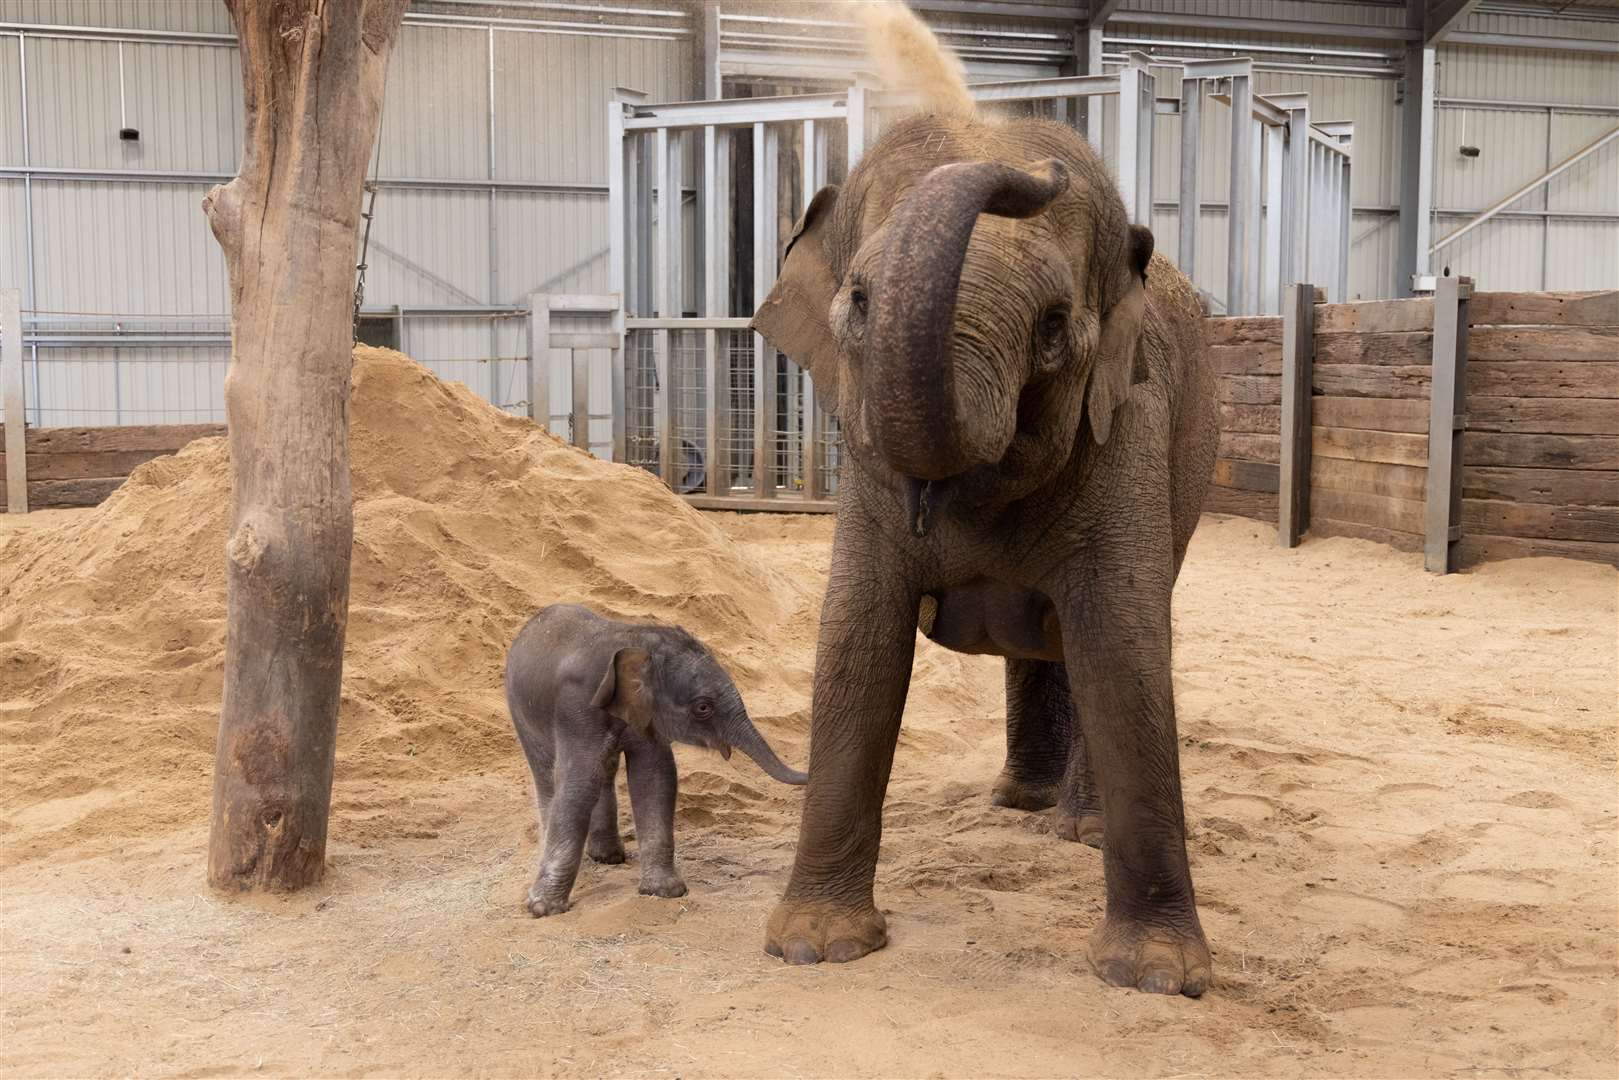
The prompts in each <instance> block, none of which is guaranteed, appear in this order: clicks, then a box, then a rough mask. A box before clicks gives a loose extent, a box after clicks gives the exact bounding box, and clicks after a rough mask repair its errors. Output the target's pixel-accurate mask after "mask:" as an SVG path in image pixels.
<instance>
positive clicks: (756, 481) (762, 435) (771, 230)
mask: <svg viewBox="0 0 1619 1080" xmlns="http://www.w3.org/2000/svg"><path fill="white" fill-rule="evenodd" d="M852 93H853V91H851V94H852ZM849 116H850V132H851V134H850V142H851V143H853V141H854V135H853V132H854V127H855V125H854V110H853V102H852V101H851V107H850V112H849ZM776 145H777V144H776V132H775V131H774V130H773V129H772V128H770V127H769V125H767V124H754V125H753V295H754V299H755V301H756V302H762V301H763V300H764V298H765V296H767V295H768V294H769V292H770V287H771V286H772V285H774V284H775V281H776ZM775 406H776V350H775V349H773V348H771V346H770V343H769V342H767V341H765V339H764V337H763V336H762V335H760V334H754V335H753V493H754V495H756V496H758V497H759V498H762V499H764V498H770V497H772V496H774V495H775V494H776V483H775V477H774V475H773V474H774V469H773V468H772V466H773V465H774V463H775V446H774V443H775V438H774V434H775V425H774V423H773V418H774V416H775Z"/></svg>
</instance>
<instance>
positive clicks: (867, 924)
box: [765, 900, 888, 964]
mask: <svg viewBox="0 0 1619 1080" xmlns="http://www.w3.org/2000/svg"><path fill="white" fill-rule="evenodd" d="M887 944H888V920H886V919H884V918H883V913H882V912H880V911H878V910H877V909H876V908H875V907H873V906H872V905H871V904H869V903H867V904H866V905H864V906H860V907H853V908H851V907H849V906H848V905H845V904H836V903H833V902H831V901H827V900H783V901H782V902H781V903H779V904H777V905H776V910H774V911H772V912H771V913H770V922H769V924H768V925H767V926H766V928H765V952H767V953H769V954H770V955H771V956H779V957H780V958H781V959H783V960H785V961H787V962H788V963H789V964H818V963H820V962H821V961H822V960H825V961H828V962H829V963H833V964H842V963H846V962H848V961H850V960H858V959H859V958H860V957H862V956H865V955H866V954H867V953H869V952H875V951H876V950H878V949H880V948H882V947H883V946H884V945H887Z"/></svg>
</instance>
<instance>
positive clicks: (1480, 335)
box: [1467, 326, 1619, 362]
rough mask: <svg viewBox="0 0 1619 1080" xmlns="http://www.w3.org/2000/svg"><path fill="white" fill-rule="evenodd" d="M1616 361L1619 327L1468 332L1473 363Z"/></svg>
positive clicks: (1494, 328) (1486, 328) (1492, 328)
mask: <svg viewBox="0 0 1619 1080" xmlns="http://www.w3.org/2000/svg"><path fill="white" fill-rule="evenodd" d="M1616 357H1619V327H1614V326H1530V327H1507V326H1478V327H1474V328H1472V329H1470V330H1469V331H1468V332H1467V358H1468V360H1469V361H1473V360H1561V361H1565V362H1578V361H1581V360H1613V359H1615V358H1616Z"/></svg>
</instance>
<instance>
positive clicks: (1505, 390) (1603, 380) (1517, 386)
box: [1467, 360, 1619, 398]
mask: <svg viewBox="0 0 1619 1080" xmlns="http://www.w3.org/2000/svg"><path fill="white" fill-rule="evenodd" d="M1467 394H1468V396H1469V397H1472V396H1474V395H1490V396H1492V397H1559V398H1568V397H1572V398H1619V363H1612V364H1609V363H1600V362H1596V361H1588V362H1585V363H1572V364H1565V363H1561V362H1559V361H1555V360H1516V361H1514V360H1501V361H1485V362H1482V363H1476V364H1475V363H1473V362H1472V361H1471V360H1469V361H1468V364H1467Z"/></svg>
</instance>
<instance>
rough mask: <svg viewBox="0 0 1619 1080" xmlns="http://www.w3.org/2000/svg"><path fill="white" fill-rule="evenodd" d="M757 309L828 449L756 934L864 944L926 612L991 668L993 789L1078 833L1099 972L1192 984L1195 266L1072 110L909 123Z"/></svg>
mask: <svg viewBox="0 0 1619 1080" xmlns="http://www.w3.org/2000/svg"><path fill="white" fill-rule="evenodd" d="M1149 263H1150V266H1149ZM753 325H754V327H755V328H756V329H757V330H758V331H759V332H760V333H762V334H763V335H764V336H765V337H766V338H767V339H769V340H770V341H771V343H772V344H774V345H775V346H776V347H777V348H779V349H781V350H782V351H783V352H784V353H786V354H787V355H789V356H791V357H793V358H794V359H795V360H797V361H798V362H800V363H801V364H804V365H805V366H807V367H808V368H809V370H810V371H811V373H812V375H813V377H814V381H815V385H816V387H817V391H818V393H819V394H820V395H821V396H822V398H823V404H824V405H825V407H826V408H827V409H828V410H829V411H830V412H832V413H834V414H836V415H837V416H838V417H840V419H841V421H842V433H843V439H844V445H845V447H846V451H847V453H846V457H845V465H844V470H843V474H842V478H841V483H840V487H839V496H838V498H839V513H838V525H837V534H836V540H835V542H834V545H833V556H832V568H831V572H830V576H829V580H828V584H827V593H826V601H825V605H824V607H823V609H822V615H821V626H820V640H819V645H818V649H817V654H816V662H815V684H814V703H813V709H812V713H813V719H812V722H811V733H812V735H811V746H810V781H809V787H808V790H807V792H806V796H805V802H804V810H803V818H802V821H801V824H800V831H799V840H798V849H797V854H796V857H795V860H794V863H793V872H792V878H791V881H790V883H789V884H788V886H787V891H786V894H785V896H784V897H783V899H782V900H781V902H780V904H779V905H777V907H776V909H775V911H774V912H773V913H772V915H771V917H770V921H769V926H768V930H767V938H766V949H767V950H768V951H769V952H770V953H771V954H772V955H775V956H780V957H784V958H785V959H786V960H787V961H788V962H789V963H795V964H798V963H815V962H817V961H820V960H830V961H845V960H853V959H855V958H856V957H859V956H863V955H864V954H866V953H868V952H870V951H872V950H873V949H877V948H881V947H882V946H883V945H884V944H885V943H886V941H887V929H886V925H885V921H884V919H883V916H882V914H881V913H880V912H879V911H878V910H877V907H876V905H875V903H874V900H873V895H872V885H873V878H874V876H875V872H876V861H877V850H878V842H879V838H880V836H881V833H882V806H883V796H884V792H885V790H886V788H887V785H888V776H889V770H890V767H891V765H892V763H893V756H894V746H895V742H896V740H897V738H898V734H899V725H900V714H901V712H902V711H903V709H904V706H905V695H906V690H907V686H908V684H909V681H910V675H911V661H912V653H913V649H914V644H915V634H916V629H917V627H918V625H919V624H920V626H921V627H922V629H923V631H924V632H925V633H927V634H928V635H929V636H930V637H932V638H934V639H935V640H937V641H939V642H940V643H941V644H943V645H946V646H948V647H951V648H954V649H958V650H961V651H965V652H979V653H991V654H995V655H1000V656H1004V657H1006V658H1007V659H1006V684H1007V758H1006V766H1005V769H1004V771H1003V772H1002V774H1001V777H1000V779H999V781H998V782H997V784H996V793H995V801H997V802H999V803H1001V804H1004V805H1012V806H1020V807H1024V808H1027V809H1039V808H1044V807H1047V806H1050V805H1052V803H1053V801H1056V802H1057V803H1059V813H1060V815H1061V816H1060V819H1059V820H1060V829H1061V831H1062V832H1064V833H1065V834H1067V835H1068V836H1069V837H1070V838H1080V839H1085V838H1089V834H1092V833H1095V832H1100V834H1101V837H1102V844H1101V846H1102V858H1103V866H1104V872H1105V875H1106V879H1107V913H1106V917H1105V919H1104V920H1103V922H1102V924H1101V925H1100V926H1099V927H1098V928H1097V929H1096V931H1095V932H1094V934H1093V935H1092V938H1091V941H1090V947H1089V956H1090V959H1091V962H1092V964H1093V965H1094V966H1095V968H1096V970H1097V972H1098V973H1099V974H1100V975H1101V976H1102V978H1103V979H1105V980H1106V981H1107V982H1109V983H1113V984H1115V985H1122V986H1134V987H1137V988H1139V989H1142V990H1147V991H1153V992H1157V993H1165V994H1173V993H1184V994H1188V995H1192V996H1196V995H1198V994H1200V993H1202V991H1203V990H1204V988H1205V987H1206V986H1207V985H1208V980H1209V952H1208V945H1207V943H1206V941H1205V940H1204V937H1203V930H1202V927H1201V926H1200V925H1199V923H1198V916H1197V909H1196V906H1195V903H1194V898H1193V892H1192V879H1191V873H1190V870H1189V868H1188V865H1187V860H1186V841H1185V836H1186V825H1185V819H1184V812H1183V809H1182V802H1181V788H1180V763H1179V758H1178V754H1177V747H1176V735H1175V711H1174V700H1173V693H1172V688H1171V683H1170V593H1171V591H1172V589H1173V586H1174V583H1175V577H1176V575H1177V573H1178V572H1179V568H1180V563H1181V559H1182V556H1183V555H1184V554H1185V551H1186V545H1187V542H1188V541H1189V540H1190V539H1191V535H1192V530H1193V528H1194V527H1195V525H1196V522H1197V517H1198V514H1199V511H1200V508H1201V504H1202V500H1203V495H1204V491H1205V489H1206V487H1207V484H1208V480H1209V476H1210V472H1211V470H1212V468H1213V462H1214V451H1215V445H1216V440H1217V430H1216V424H1215V410H1214V401H1213V379H1212V376H1211V374H1210V372H1209V370H1208V366H1207V363H1206V360H1205V356H1204V345H1203V338H1202V311H1201V306H1200V304H1199V302H1198V300H1197V297H1196V294H1195V293H1194V291H1193V290H1192V288H1191V285H1190V283H1189V282H1187V280H1186V279H1185V278H1184V277H1183V276H1182V275H1181V274H1180V273H1179V272H1177V271H1176V270H1175V269H1174V268H1173V267H1172V266H1170V265H1169V264H1168V263H1167V262H1165V261H1163V260H1162V259H1153V258H1152V234H1151V233H1150V232H1148V231H1147V230H1146V229H1144V228H1140V227H1132V226H1131V225H1129V223H1128V220H1127V218H1126V216H1125V211H1124V206H1123V204H1122V202H1121V201H1120V198H1119V195H1118V192H1117V189H1116V188H1115V186H1114V183H1113V181H1112V178H1111V177H1110V176H1109V175H1108V173H1107V170H1106V169H1105V167H1104V166H1103V165H1102V163H1101V161H1100V160H1099V159H1098V158H1097V156H1096V155H1095V153H1094V152H1093V151H1092V150H1091V148H1090V146H1089V145H1088V144H1087V143H1086V142H1085V141H1084V140H1083V139H1081V138H1080V137H1079V136H1078V135H1077V134H1076V133H1075V132H1073V131H1072V130H1071V129H1069V128H1067V127H1064V126H1062V125H1059V124H1053V123H1048V122H1044V121H1033V120H1023V121H1013V122H1007V123H994V124H991V123H987V122H985V121H983V120H981V119H979V118H977V117H974V116H964V115H956V114H951V115H937V114H930V115H922V116H915V117H911V118H909V119H906V120H904V121H901V122H899V123H896V124H895V125H894V126H893V127H892V128H891V130H889V131H888V132H887V133H886V134H885V135H884V136H883V138H882V139H881V140H880V141H879V142H878V143H877V145H876V146H875V147H873V148H872V149H871V151H870V152H869V153H868V154H867V155H866V157H865V158H864V159H863V160H862V161H861V162H860V164H859V166H858V167H857V168H856V169H855V170H854V171H853V172H852V173H851V174H850V176H849V178H848V180H847V182H846V183H845V185H844V186H843V187H842V189H841V190H840V189H838V188H830V187H829V188H826V189H824V190H823V191H821V192H820V193H819V194H817V195H816V196H815V198H814V199H813V200H812V201H811V203H810V205H809V207H808V208H807V210H806V211H805V214H804V217H803V219H802V220H801V221H800V222H799V223H798V225H797V226H796V227H795V229H794V231H793V238H792V242H791V244H790V246H789V248H788V251H787V255H786V261H785V263H784V265H783V267H782V272H781V276H780V278H779V279H778V281H777V283H776V286H775V288H774V290H773V291H772V292H771V294H770V295H769V296H768V297H767V298H766V299H765V301H764V303H763V304H762V305H761V306H760V308H759V310H758V312H757V314H756V315H755V317H754V320H753ZM1093 767H1094V779H1093V773H1092V769H1093ZM1097 781H1099V784H1098V783H1097ZM1098 819H1099V820H1098Z"/></svg>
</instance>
